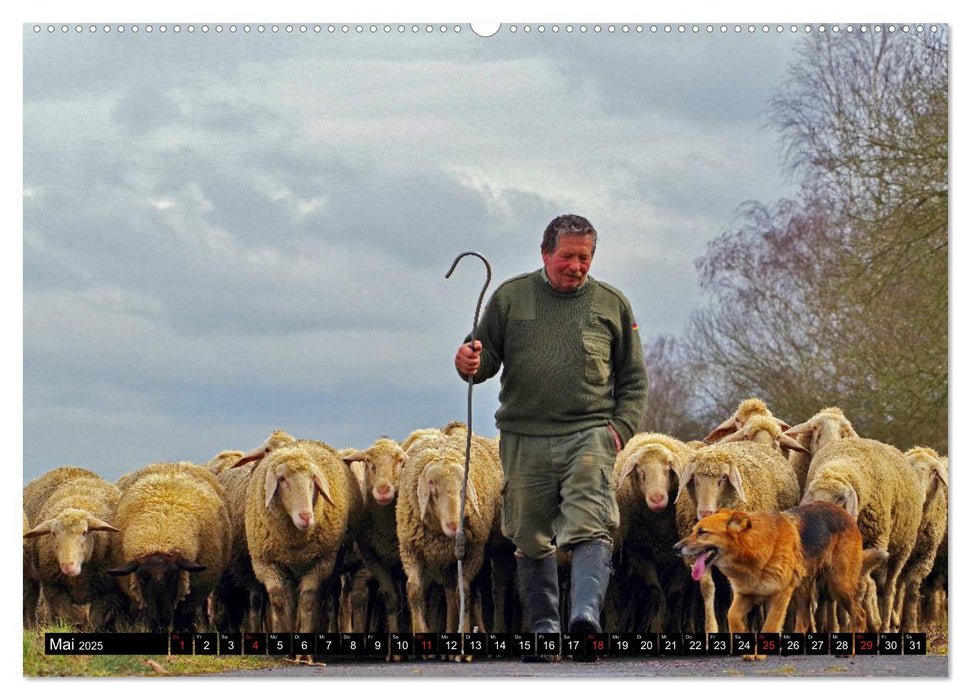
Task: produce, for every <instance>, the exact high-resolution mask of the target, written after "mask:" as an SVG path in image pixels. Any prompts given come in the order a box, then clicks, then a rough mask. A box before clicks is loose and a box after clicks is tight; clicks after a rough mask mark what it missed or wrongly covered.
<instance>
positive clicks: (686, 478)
mask: <svg viewBox="0 0 971 700" xmlns="http://www.w3.org/2000/svg"><path fill="white" fill-rule="evenodd" d="M694 475H695V469H694V467H693V466H691V462H688V464H687V465H686V466H685V468H684V469H683V470H682V472H681V473H680V474H679V475H678V481H679V482H680V483H679V484H678V495H677V496H675V497H674V500H675V501H678V500H680V499H681V494H682V493H684V491H685V489H686V488H687V487H688V483H689V482H690V481H691V478H692V477H693V476H694Z"/></svg>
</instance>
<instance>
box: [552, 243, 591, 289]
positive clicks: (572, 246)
mask: <svg viewBox="0 0 971 700" xmlns="http://www.w3.org/2000/svg"><path fill="white" fill-rule="evenodd" d="M591 262H593V236H570V235H562V234H561V235H560V239H559V241H557V246H556V250H554V251H553V252H552V253H543V265H544V266H545V267H546V276H547V277H549V278H550V284H552V285H553V289H555V290H556V291H558V292H572V291H573V290H574V289H576V288H577V287H579V286H580V285H581V284H583V283H584V281H585V280H586V279H587V272H589V270H590V263H591Z"/></svg>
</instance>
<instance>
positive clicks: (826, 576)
mask: <svg viewBox="0 0 971 700" xmlns="http://www.w3.org/2000/svg"><path fill="white" fill-rule="evenodd" d="M674 549H675V551H676V552H677V553H678V554H680V555H681V556H683V557H696V559H695V563H694V567H693V568H692V571H691V575H692V577H693V578H694V579H695V580H699V579H700V578H701V576H702V575H703V574H704V573H705V568H706V567H707V566H708V565H709V564H713V565H714V566H717V567H718V569H719V570H720V571H721V572H722V573H723V574H725V576H726V578H728V580H729V581H730V582H731V584H732V592H733V594H734V595H733V598H732V604H731V607H730V608H729V610H728V628H729V631H730V632H745V631H747V630H746V623H745V620H746V617H747V615H748V613H749V612H751V610H752V608H753V607H755V606H756V605H759V604H762V603H764V604H766V606H767V609H766V615H765V624H764V625H763V626H762V632H781V631H782V623H783V622H784V621H785V618H786V610H787V608H788V607H789V601H790V600H791V599H793V598H795V600H794V602H793V605H794V611H795V613H796V623H795V624H796V629H795V631H796V632H805V631H806V630H807V628H808V623H809V617H808V613H809V599H810V596H811V593H812V586H813V585H814V582H815V584H817V585H819V590H820V591H821V592H823V593H825V594H826V595H827V596H829V597H831V598H832V599H833V600H835V601H836V603H837V605H839V606H841V607H842V608H843V610H844V611H846V612H847V613H848V614H849V619H850V624H851V625H852V627H851V630H853V631H863V630H864V629H865V623H866V618H865V616H864V612H863V607H862V606H861V604H860V595H859V593H860V590H859V589H860V577H861V573H862V572H863V570H864V552H863V539H862V537H861V536H860V530H859V528H858V527H857V525H856V521H855V520H854V519H853V516H851V515H850V514H849V513H847V512H846V511H845V510H844V509H843V508H840V507H838V506H834V505H832V504H829V503H820V502H813V503H808V504H806V505H801V506H797V507H795V508H790V509H789V510H786V511H783V512H782V513H764V512H760V513H744V512H742V511H733V510H729V509H726V508H722V509H721V510H719V511H718V512H717V513H713V514H712V515H709V516H708V517H706V518H703V519H702V520H701V521H700V522H698V523H697V524H695V526H694V529H693V530H692V532H691V534H690V535H688V536H687V537H685V538H684V539H683V540H681V541H680V542H678V543H677V544H676V545H674ZM868 555H870V552H869V550H868ZM873 556H874V555H870V556H868V557H867V559H870V558H872V557H873ZM877 556H878V555H877ZM848 631H849V630H848ZM745 658H746V659H747V660H752V659H754V658H764V657H760V656H750V657H748V656H747V657H745Z"/></svg>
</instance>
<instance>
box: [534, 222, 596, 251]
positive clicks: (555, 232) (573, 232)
mask: <svg viewBox="0 0 971 700" xmlns="http://www.w3.org/2000/svg"><path fill="white" fill-rule="evenodd" d="M561 235H564V236H592V237H593V251H594V252H595V251H596V250H597V230H596V229H595V228H594V227H593V224H591V223H590V221H588V220H587V219H586V218H584V217H582V216H578V215H577V214H563V215H561V216H558V217H556V218H555V219H553V220H552V221H551V222H550V223H549V225H548V226H547V227H546V230H545V231H544V232H543V243H542V245H541V246H540V250H541V251H542V252H543V253H552V252H553V251H554V250H556V246H557V245H559V243H560V236H561Z"/></svg>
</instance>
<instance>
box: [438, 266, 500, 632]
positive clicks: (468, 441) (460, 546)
mask: <svg viewBox="0 0 971 700" xmlns="http://www.w3.org/2000/svg"><path fill="white" fill-rule="evenodd" d="M466 255H474V256H475V257H477V258H478V259H479V260H481V261H482V262H483V263H484V264H485V266H486V281H485V284H484V285H482V291H481V292H479V302H478V303H477V304H476V305H475V317H474V318H473V319H472V335H471V338H470V340H469V348H470V349H472V350H474V349H475V329H476V328H478V327H479V311H480V310H481V309H482V300H483V299H484V298H485V293H486V289H488V288H489V282H491V281H492V267H491V266H490V265H489V261H488V260H486V259H485V258H484V257H483V256H481V255H479V254H478V253H476V252H474V251H468V252H466V253H462V254H460V255H459V256H458V257H457V258H455V262H453V263H452V266H451V267H450V268H448V272H446V273H445V279H448V278H449V277H451V276H452V273H453V272H454V271H455V266H456V265H458V264H459V260H461V259H462V258H464V257H465V256H466ZM473 377H474V374H470V375H469V399H468V404H469V412H468V423H467V425H468V430H466V434H465V479H464V480H463V482H462V498H461V501H460V505H459V528H458V532H456V533H455V558H456V559H457V560H458V574H459V579H458V580H459V627H458V631H459V632H461V631H462V628H463V626H464V624H465V586H464V585H463V584H462V559H463V557H465V491H466V489H467V488H468V485H469V457H470V455H471V453H472V387H473V385H474V382H473V381H472V379H473Z"/></svg>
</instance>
